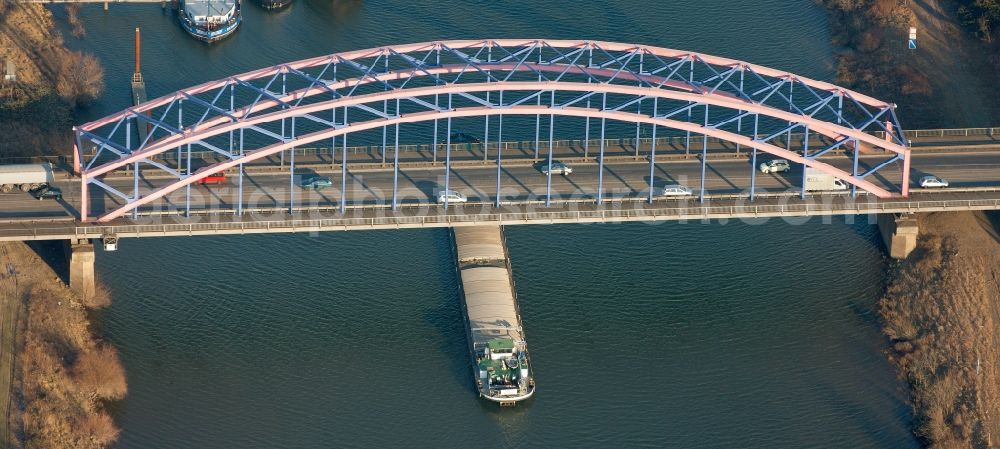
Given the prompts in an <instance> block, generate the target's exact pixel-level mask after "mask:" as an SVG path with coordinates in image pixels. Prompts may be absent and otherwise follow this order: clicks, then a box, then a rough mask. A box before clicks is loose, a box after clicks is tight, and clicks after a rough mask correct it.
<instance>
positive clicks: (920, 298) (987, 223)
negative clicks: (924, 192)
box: [880, 212, 1000, 448]
mask: <svg viewBox="0 0 1000 449" xmlns="http://www.w3.org/2000/svg"><path fill="white" fill-rule="evenodd" d="M919 221H920V223H919V225H920V230H921V236H920V240H919V244H918V247H917V250H916V251H914V253H913V254H912V255H911V256H910V257H909V258H908V259H906V260H905V261H903V262H901V263H899V264H898V265H897V266H896V267H894V269H893V270H892V272H891V274H890V280H889V286H888V289H887V292H886V295H885V297H884V298H883V299H882V301H881V304H880V310H881V316H882V322H883V331H884V333H885V335H886V336H887V337H888V338H889V339H890V342H891V344H892V348H891V349H890V351H889V354H890V359H891V360H892V362H893V363H894V364H895V365H896V367H897V368H898V371H899V374H900V376H901V377H902V378H903V379H904V380H905V381H906V382H907V383H908V384H909V385H910V387H911V402H912V405H913V409H914V415H915V417H916V422H915V423H914V431H915V432H916V433H917V435H918V436H919V437H921V438H922V439H924V441H925V442H926V443H927V444H928V446H929V447H935V448H965V447H994V446H993V442H994V441H996V439H997V438H1000V384H998V383H997V379H998V378H1000V293H998V292H1000V213H997V212H992V213H990V214H985V213H981V212H977V213H973V212H949V213H935V214H927V215H923V216H920V217H919Z"/></svg>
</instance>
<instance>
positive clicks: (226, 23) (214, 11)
mask: <svg viewBox="0 0 1000 449" xmlns="http://www.w3.org/2000/svg"><path fill="white" fill-rule="evenodd" d="M240 7H241V5H240V0H182V1H181V3H180V10H179V11H178V14H177V16H178V19H179V20H180V22H181V27H182V28H184V31H187V32H188V34H190V35H192V36H194V37H195V38H197V39H199V40H202V41H205V42H215V41H218V40H221V39H224V38H225V37H226V36H229V35H230V34H233V32H234V31H236V29H237V28H239V26H240V22H242V21H243V15H242V14H241V11H240Z"/></svg>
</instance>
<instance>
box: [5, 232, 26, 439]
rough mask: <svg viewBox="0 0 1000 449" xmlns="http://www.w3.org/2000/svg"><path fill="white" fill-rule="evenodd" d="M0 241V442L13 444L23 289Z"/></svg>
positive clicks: (6, 249)
mask: <svg viewBox="0 0 1000 449" xmlns="http://www.w3.org/2000/svg"><path fill="white" fill-rule="evenodd" d="M8 246H9V245H7V244H0V407H2V410H3V412H2V416H0V442H2V443H3V445H4V446H5V447H12V446H13V444H14V439H13V438H14V435H13V433H12V432H11V427H12V425H13V423H12V418H11V411H12V410H13V408H14V404H13V403H12V401H11V396H12V394H11V393H12V391H13V389H12V388H13V385H12V381H13V379H14V354H15V349H16V342H17V323H18V317H19V315H20V310H21V303H22V296H23V292H22V291H21V288H20V287H21V286H20V285H18V278H17V276H18V273H17V271H16V269H15V264H14V261H13V260H12V258H11V254H10V251H11V249H10V248H9V247H8Z"/></svg>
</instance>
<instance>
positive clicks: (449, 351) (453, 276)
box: [423, 229, 479, 399]
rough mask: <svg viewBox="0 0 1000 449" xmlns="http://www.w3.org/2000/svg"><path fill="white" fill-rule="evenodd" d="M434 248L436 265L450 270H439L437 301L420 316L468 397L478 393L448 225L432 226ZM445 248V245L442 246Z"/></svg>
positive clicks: (459, 280) (459, 282) (459, 278)
mask: <svg viewBox="0 0 1000 449" xmlns="http://www.w3.org/2000/svg"><path fill="white" fill-rule="evenodd" d="M434 240H436V241H437V242H436V244H435V245H434V247H435V248H441V249H442V250H441V251H438V252H436V253H434V254H433V256H434V257H436V258H437V259H438V261H437V262H436V265H438V266H445V267H446V266H451V267H454V268H453V269H451V270H438V273H439V274H438V276H439V278H438V282H439V285H441V287H442V291H441V293H442V294H441V295H440V299H439V300H438V302H437V303H435V304H433V305H431V306H430V307H428V308H426V309H425V310H424V312H423V319H424V321H426V322H427V323H428V324H430V325H431V327H433V328H434V329H435V330H437V332H438V334H439V335H440V336H441V339H440V343H439V345H438V349H439V350H440V351H441V352H443V353H444V354H446V357H447V359H448V373H449V374H451V375H452V376H454V379H455V380H456V381H457V382H458V384H459V385H462V387H463V388H464V389H465V390H466V391H468V392H469V396H470V399H472V398H476V396H477V395H478V394H479V393H478V391H476V387H475V385H474V384H473V380H472V360H471V358H470V357H471V355H470V354H469V346H468V344H469V343H468V338H469V337H468V335H467V331H466V328H465V321H464V320H465V314H464V308H463V306H462V301H464V299H463V297H462V294H463V293H462V280H461V279H462V278H461V275H460V274H459V272H458V267H457V265H456V264H455V260H456V257H457V252H456V249H455V242H454V240H453V239H452V231H451V230H450V229H440V230H434ZM444 248H447V250H445V249H444Z"/></svg>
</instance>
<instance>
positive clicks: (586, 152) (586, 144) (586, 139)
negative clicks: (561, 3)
mask: <svg viewBox="0 0 1000 449" xmlns="http://www.w3.org/2000/svg"><path fill="white" fill-rule="evenodd" d="M589 53H590V54H589V55H588V56H587V68H588V69H591V68H593V66H594V46H593V45H591V46H590V49H589ZM591 82H593V81H592V79H591V77H590V76H587V84H590V83H591ZM587 109H590V97H587ZM585 120H586V124H585V125H584V128H585V129H584V131H583V158H584V159H586V158H587V157H588V156H590V116H589V115H588V116H587V118H586V119H585Z"/></svg>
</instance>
